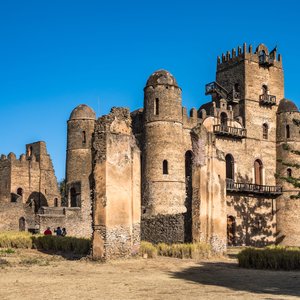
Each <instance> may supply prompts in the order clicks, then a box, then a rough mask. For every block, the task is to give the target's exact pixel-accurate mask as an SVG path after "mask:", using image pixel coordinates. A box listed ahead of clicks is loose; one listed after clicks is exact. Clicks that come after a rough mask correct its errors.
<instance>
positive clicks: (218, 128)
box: [213, 125, 247, 139]
mask: <svg viewBox="0 0 300 300" xmlns="http://www.w3.org/2000/svg"><path fill="white" fill-rule="evenodd" d="M213 130H214V134H216V135H222V136H228V137H233V138H238V139H244V138H245V137H246V136H247V130H246V129H245V128H238V127H231V126H226V125H214V127H213Z"/></svg>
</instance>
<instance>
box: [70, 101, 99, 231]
mask: <svg viewBox="0 0 300 300" xmlns="http://www.w3.org/2000/svg"><path fill="white" fill-rule="evenodd" d="M95 120H96V114H95V112H94V111H93V110H92V109H91V108H90V107H88V106H87V105H84V104H81V105H79V106H77V107H76V108H75V109H74V110H73V111H72V113H71V115H70V119H69V121H68V140H67V165H66V192H67V199H68V207H73V208H74V209H81V212H82V213H81V216H82V227H84V230H85V232H88V233H89V234H91V233H92V225H91V223H92V218H91V208H92V207H91V174H92V150H91V149H92V137H93V133H94V129H95Z"/></svg>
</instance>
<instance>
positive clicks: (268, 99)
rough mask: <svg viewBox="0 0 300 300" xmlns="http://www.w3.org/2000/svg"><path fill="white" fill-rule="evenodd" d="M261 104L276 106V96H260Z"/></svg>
mask: <svg viewBox="0 0 300 300" xmlns="http://www.w3.org/2000/svg"><path fill="white" fill-rule="evenodd" d="M259 102H260V103H261V104H262V105H269V106H272V105H276V96H273V95H269V94H262V95H260V96H259Z"/></svg>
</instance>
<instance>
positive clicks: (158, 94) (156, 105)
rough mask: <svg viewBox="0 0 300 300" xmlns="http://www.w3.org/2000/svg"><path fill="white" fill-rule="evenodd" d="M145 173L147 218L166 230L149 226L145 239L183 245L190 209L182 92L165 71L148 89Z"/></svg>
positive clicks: (149, 82)
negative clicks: (187, 201) (186, 195)
mask: <svg viewBox="0 0 300 300" xmlns="http://www.w3.org/2000/svg"><path fill="white" fill-rule="evenodd" d="M142 170H143V174H142V176H143V192H142V193H143V197H142V199H143V200H142V206H143V212H144V216H143V218H144V220H145V218H146V219H147V218H148V217H150V218H149V219H148V221H149V222H150V223H151V222H152V223H151V224H152V225H153V224H154V223H155V224H160V225H161V227H162V229H161V230H160V229H159V230H158V231H157V232H153V231H152V230H151V229H150V230H148V231H147V228H152V227H151V226H152V225H151V224H150V223H149V224H148V223H147V224H148V225H145V226H144V232H142V238H144V239H146V240H150V241H155V240H156V241H158V240H159V241H164V242H180V241H181V242H183V241H184V228H183V226H184V225H183V223H184V221H183V214H184V213H185V212H186V207H185V152H184V149H183V126H182V104H181V89H180V88H179V87H178V84H177V82H176V79H175V78H174V76H173V75H171V74H170V73H169V72H168V71H164V70H159V71H156V72H154V73H153V74H152V75H151V76H150V77H149V79H148V80H147V83H146V87H145V88H144V151H143V168H142ZM145 222H146V221H145ZM153 228H154V227H153ZM145 230H146V231H147V232H146V231H145ZM154 235H156V236H155V237H154Z"/></svg>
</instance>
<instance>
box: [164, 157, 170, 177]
mask: <svg viewBox="0 0 300 300" xmlns="http://www.w3.org/2000/svg"><path fill="white" fill-rule="evenodd" d="M163 174H169V170H168V161H167V160H164V161H163Z"/></svg>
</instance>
